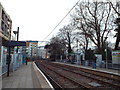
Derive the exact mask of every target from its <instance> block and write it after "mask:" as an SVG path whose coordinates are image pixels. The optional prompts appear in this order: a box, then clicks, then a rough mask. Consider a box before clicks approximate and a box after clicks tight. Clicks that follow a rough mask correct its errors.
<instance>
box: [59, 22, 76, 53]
mask: <svg viewBox="0 0 120 90" xmlns="http://www.w3.org/2000/svg"><path fill="white" fill-rule="evenodd" d="M73 31H74V30H73V27H72V25H71V24H69V25H67V26H64V27H63V28H61V29H60V32H59V34H58V36H59V38H61V39H62V40H65V42H66V46H67V49H68V53H71V52H72V47H71V44H72V43H73V40H74V39H75V36H74V35H73Z"/></svg>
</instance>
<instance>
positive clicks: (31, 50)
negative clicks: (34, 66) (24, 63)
mask: <svg viewBox="0 0 120 90" xmlns="http://www.w3.org/2000/svg"><path fill="white" fill-rule="evenodd" d="M26 46H27V48H26V53H27V56H28V57H36V56H37V54H38V50H37V49H38V41H26Z"/></svg>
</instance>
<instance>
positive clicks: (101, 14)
mask: <svg viewBox="0 0 120 90" xmlns="http://www.w3.org/2000/svg"><path fill="white" fill-rule="evenodd" d="M75 12H76V13H75V15H74V17H73V19H74V20H73V21H74V23H75V24H76V25H77V27H78V29H80V33H82V34H83V35H84V36H85V37H86V38H89V39H90V40H91V41H92V42H93V43H94V44H95V45H96V46H97V48H98V52H99V50H100V49H101V48H102V47H103V46H104V43H105V42H106V40H107V37H108V35H109V33H110V31H111V30H112V29H113V27H112V25H113V23H112V21H113V19H114V17H113V15H112V11H111V5H110V3H109V2H81V3H80V4H79V5H78V7H77V8H76V11H75ZM105 37H106V38H105ZM86 41H87V40H86Z"/></svg>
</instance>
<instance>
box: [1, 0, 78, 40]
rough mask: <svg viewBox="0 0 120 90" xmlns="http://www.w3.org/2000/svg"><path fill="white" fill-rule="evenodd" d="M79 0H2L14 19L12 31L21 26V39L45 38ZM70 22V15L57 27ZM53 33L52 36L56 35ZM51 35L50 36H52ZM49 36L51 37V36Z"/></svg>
mask: <svg viewBox="0 0 120 90" xmlns="http://www.w3.org/2000/svg"><path fill="white" fill-rule="evenodd" d="M77 1H78V0H0V2H1V4H2V6H3V7H4V9H5V11H6V12H7V13H8V14H9V15H10V17H11V19H12V22H13V23H12V31H15V30H17V27H18V26H19V28H20V37H19V40H38V41H41V40H43V39H44V38H45V37H46V36H47V35H48V34H49V33H50V32H51V31H52V30H53V28H54V27H55V26H56V25H57V24H58V23H59V22H60V20H61V19H62V18H63V17H64V16H65V15H66V14H67V12H68V11H69V10H70V9H71V8H72V7H73V6H74V5H75V3H76V2H77ZM66 23H69V16H68V17H67V18H66V19H65V20H64V21H63V22H62V24H61V25H60V26H59V27H58V28H56V30H55V32H54V33H56V32H57V31H58V30H59V28H60V27H62V26H63V25H64V24H66ZM54 33H52V34H51V36H53V35H54ZM51 36H50V37H51ZM50 37H49V38H50Z"/></svg>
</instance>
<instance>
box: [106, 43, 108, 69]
mask: <svg viewBox="0 0 120 90" xmlns="http://www.w3.org/2000/svg"><path fill="white" fill-rule="evenodd" d="M106 68H108V66H107V42H106Z"/></svg>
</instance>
